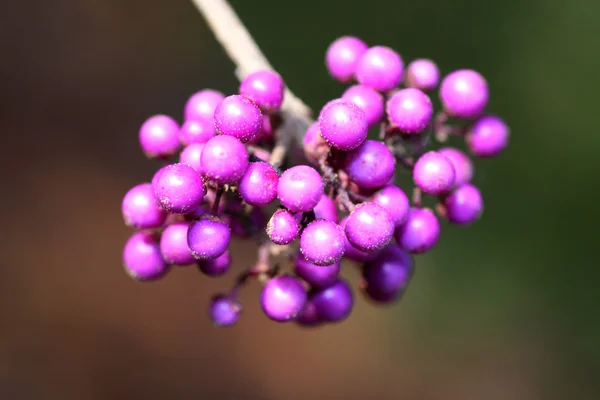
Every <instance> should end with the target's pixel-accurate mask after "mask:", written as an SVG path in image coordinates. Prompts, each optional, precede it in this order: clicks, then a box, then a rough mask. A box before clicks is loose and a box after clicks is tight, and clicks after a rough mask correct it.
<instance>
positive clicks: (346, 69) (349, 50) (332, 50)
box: [325, 36, 368, 83]
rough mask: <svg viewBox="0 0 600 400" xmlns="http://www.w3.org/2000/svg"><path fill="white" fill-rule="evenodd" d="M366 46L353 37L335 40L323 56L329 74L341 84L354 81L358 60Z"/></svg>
mask: <svg viewBox="0 0 600 400" xmlns="http://www.w3.org/2000/svg"><path fill="white" fill-rule="evenodd" d="M367 48H368V47H367V45H366V44H365V42H363V41H362V40H360V39H358V38H356V37H353V36H343V37H341V38H339V39H337V40H335V41H334V42H333V43H331V45H330V46H329V48H328V49H327V53H326V56H325V65H326V66H327V70H328V71H329V74H330V75H331V76H332V77H334V78H335V79H337V80H338V81H340V82H342V83H346V82H350V81H351V80H352V79H354V74H355V72H356V66H357V64H358V60H359V59H360V58H361V57H362V55H363V54H364V53H365V52H366V51H367Z"/></svg>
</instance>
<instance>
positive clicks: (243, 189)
mask: <svg viewBox="0 0 600 400" xmlns="http://www.w3.org/2000/svg"><path fill="white" fill-rule="evenodd" d="M278 183H279V175H278V174H277V171H275V168H273V167H272V166H271V165H269V164H268V163H266V162H253V163H250V165H248V168H247V169H246V172H245V173H244V176H243V177H242V179H241V180H240V183H239V184H238V191H239V193H240V196H242V199H244V201H245V202H246V203H248V204H250V205H253V206H258V207H262V206H266V205H267V204H269V203H271V202H272V201H273V200H275V198H276V197H277V184H278Z"/></svg>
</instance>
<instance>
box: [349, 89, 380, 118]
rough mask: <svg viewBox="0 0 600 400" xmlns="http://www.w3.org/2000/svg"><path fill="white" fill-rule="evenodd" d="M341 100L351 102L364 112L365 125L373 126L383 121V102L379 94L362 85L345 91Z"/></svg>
mask: <svg viewBox="0 0 600 400" xmlns="http://www.w3.org/2000/svg"><path fill="white" fill-rule="evenodd" d="M342 99H343V100H346V101H351V102H352V103H354V104H356V105H357V106H358V107H360V109H361V110H363V111H364V113H365V116H366V117H367V124H369V126H375V125H377V124H378V123H379V122H381V120H382V119H383V114H384V111H385V110H384V108H385V104H384V103H385V102H384V99H383V96H382V95H381V93H379V92H378V91H376V90H375V89H371V88H370V87H367V86H363V85H354V86H351V87H349V88H348V89H346V91H345V92H344V94H343V95H342Z"/></svg>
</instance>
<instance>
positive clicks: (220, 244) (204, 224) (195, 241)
mask: <svg viewBox="0 0 600 400" xmlns="http://www.w3.org/2000/svg"><path fill="white" fill-rule="evenodd" d="M230 240H231V231H230V230H229V227H228V226H227V224H225V223H224V222H223V221H221V220H220V219H219V218H218V217H216V216H214V215H210V214H205V215H203V216H201V217H200V219H199V220H198V221H195V222H193V223H192V224H191V225H190V228H189V229H188V234H187V242H188V246H189V248H190V250H191V251H192V254H193V255H194V257H195V258H196V259H197V260H214V259H215V258H217V257H219V256H220V255H222V254H223V253H225V251H226V250H227V246H229V241H230Z"/></svg>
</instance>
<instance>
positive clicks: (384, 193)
mask: <svg viewBox="0 0 600 400" xmlns="http://www.w3.org/2000/svg"><path fill="white" fill-rule="evenodd" d="M372 201H373V203H375V204H377V205H378V206H380V207H381V208H383V209H384V210H385V211H387V213H388V214H389V216H390V219H391V220H392V223H393V224H394V226H400V225H402V224H403V223H404V221H406V216H407V214H408V209H409V208H410V204H409V201H408V196H406V193H404V191H403V190H402V189H400V188H399V187H398V186H394V185H388V186H385V187H384V188H382V189H381V190H379V191H378V192H377V193H375V194H374V195H373V198H372Z"/></svg>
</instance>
